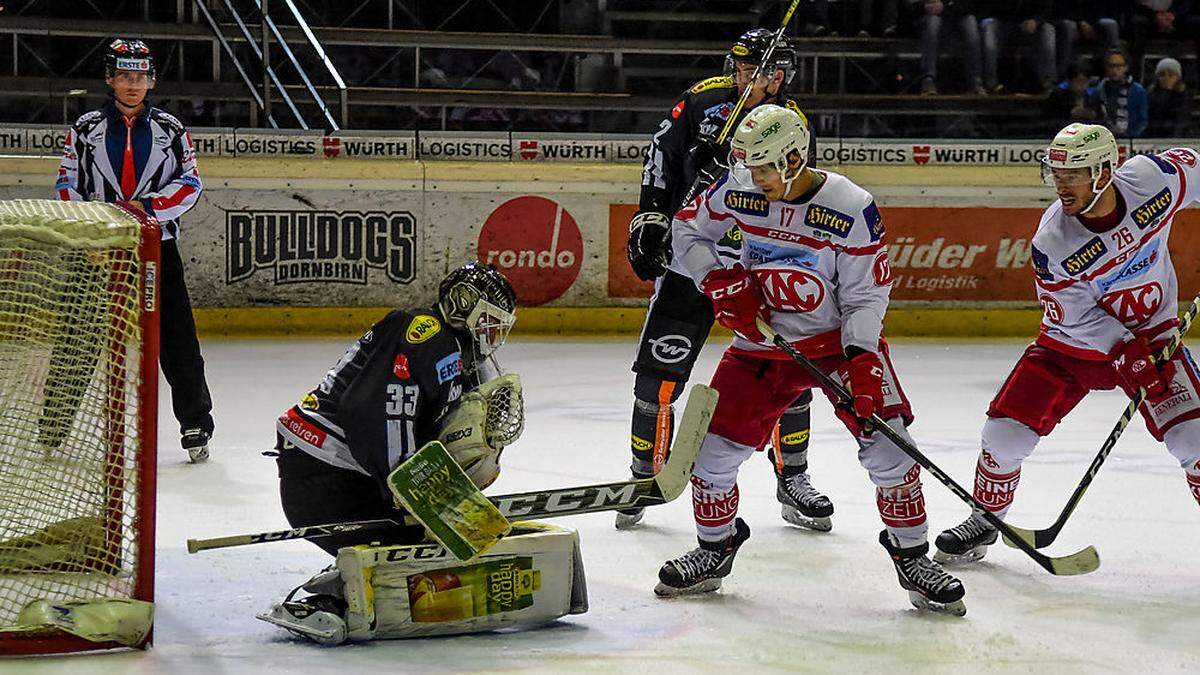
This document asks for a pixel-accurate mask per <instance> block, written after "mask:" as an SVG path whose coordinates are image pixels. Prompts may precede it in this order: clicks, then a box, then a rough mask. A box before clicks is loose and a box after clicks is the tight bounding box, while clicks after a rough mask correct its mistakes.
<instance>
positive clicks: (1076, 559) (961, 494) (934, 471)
mask: <svg viewBox="0 0 1200 675" xmlns="http://www.w3.org/2000/svg"><path fill="white" fill-rule="evenodd" d="M758 329H759V331H761V332H762V334H763V335H765V336H767V337H768V338H769V339H770V340H771V341H772V342H773V343H774V344H775V346H776V347H779V348H780V349H782V350H783V351H784V352H786V353H787V355H788V356H790V357H792V359H793V360H795V361H796V363H798V364H800V365H801V366H802V367H803V368H804V369H805V370H807V371H808V372H809V374H811V375H812V376H813V377H814V378H816V379H817V381H818V382H820V383H821V384H822V385H823V386H824V387H826V388H828V389H829V390H830V391H832V392H834V393H835V394H837V396H838V398H840V399H841V400H842V404H844V405H849V404H850V402H851V401H852V400H853V399H852V398H851V396H850V392H849V391H848V390H847V389H846V387H845V386H844V385H843V384H842V383H841V382H838V381H837V380H835V379H833V378H832V377H830V376H829V375H827V374H825V373H824V372H823V371H822V370H821V369H820V368H818V367H817V366H816V364H815V363H813V362H812V361H810V360H809V359H808V357H807V356H805V355H804V354H801V353H800V352H799V351H797V350H796V348H795V347H793V346H792V345H791V344H789V343H788V341H787V340H785V339H784V338H783V336H781V335H779V334H778V333H776V332H775V330H774V329H773V328H772V327H771V326H770V324H768V323H767V322H766V321H763V320H762V319H761V318H760V319H758ZM867 421H868V422H870V423H871V424H872V425H874V430H875V431H876V432H878V433H881V434H883V435H884V436H886V437H887V438H888V440H890V441H891V442H893V443H895V444H896V446H897V447H899V448H900V449H901V450H902V451H903V452H904V454H906V455H908V456H909V457H911V458H912V459H913V460H914V461H915V462H916V463H917V464H920V465H921V467H922V468H924V469H925V470H926V471H928V472H929V473H930V474H931V475H933V477H934V478H936V479H938V481H940V482H941V483H942V484H943V485H945V486H946V487H947V488H949V489H950V491H951V492H953V493H954V496H956V497H958V498H959V499H961V500H963V501H964V502H966V503H967V504H970V505H971V507H972V508H973V509H978V510H981V511H982V512H983V517H984V519H985V520H987V521H988V523H989V524H991V525H992V527H995V528H996V529H997V530H1000V532H1002V533H1004V535H1005V536H1009V537H1010V538H1012V539H1017V540H1018V541H1017V548H1019V549H1021V550H1022V551H1024V552H1025V554H1026V555H1028V556H1029V557H1030V558H1033V561H1034V562H1036V563H1037V564H1038V565H1041V566H1042V568H1043V569H1045V570H1046V571H1047V572H1049V573H1051V574H1055V575H1060V576H1066V575H1072V574H1087V573H1088V572H1092V571H1094V570H1095V569H1096V568H1098V567H1099V566H1100V555H1099V554H1098V553H1096V549H1095V548H1094V547H1092V546H1088V547H1087V548H1085V549H1083V550H1082V551H1079V552H1078V553H1073V554H1071V555H1068V556H1063V557H1061V558H1051V557H1048V556H1046V555H1043V554H1042V553H1041V552H1039V551H1038V550H1037V549H1036V548H1034V547H1033V546H1031V545H1030V544H1029V543H1028V542H1026V541H1024V540H1021V539H1019V537H1017V535H1016V534H1015V533H1014V534H1011V536H1010V533H1011V528H1009V526H1008V525H1005V524H1004V521H1002V520H1000V519H999V518H997V517H996V516H995V515H993V514H992V513H991V512H989V511H988V510H987V509H984V508H983V506H982V505H981V504H980V503H979V502H978V501H976V500H975V498H974V497H973V496H971V493H970V492H967V491H966V490H965V489H963V487H962V486H961V485H959V484H958V483H957V482H955V481H954V479H953V478H951V477H950V476H949V475H947V474H946V472H945V471H942V470H941V468H940V467H938V465H936V464H934V463H933V462H932V461H931V460H930V459H929V458H928V457H926V456H925V455H924V453H922V452H921V451H920V450H918V449H917V447H916V446H915V445H913V444H912V443H911V442H910V441H909V440H908V439H906V438H904V437H903V436H901V435H900V433H899V432H897V431H896V430H895V429H893V428H892V427H890V426H888V424H887V422H885V421H884V420H883V418H882V417H880V416H879V415H878V414H877V413H875V414H872V415H871V417H870V418H869V419H868V420H867Z"/></svg>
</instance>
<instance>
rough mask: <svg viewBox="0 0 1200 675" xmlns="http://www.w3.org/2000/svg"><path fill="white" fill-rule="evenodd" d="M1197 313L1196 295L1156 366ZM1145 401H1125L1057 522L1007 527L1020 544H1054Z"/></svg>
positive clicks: (1142, 393)
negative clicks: (1031, 527) (1029, 527)
mask: <svg viewBox="0 0 1200 675" xmlns="http://www.w3.org/2000/svg"><path fill="white" fill-rule="evenodd" d="M1197 312H1200V295H1197V296H1196V297H1195V298H1193V299H1192V306H1191V307H1188V310H1187V312H1185V313H1184V315H1183V319H1182V320H1181V321H1180V322H1179V330H1178V331H1176V333H1175V335H1173V336H1171V341H1170V342H1168V343H1167V345H1166V346H1165V347H1163V348H1162V351H1160V352H1159V356H1158V363H1164V362H1166V361H1167V360H1169V359H1170V358H1171V356H1172V355H1173V354H1174V353H1175V350H1176V349H1178V348H1179V346H1180V345H1181V344H1183V336H1184V335H1186V334H1187V332H1188V329H1189V328H1191V327H1192V321H1193V320H1194V319H1195V318H1196V313H1197ZM1145 400H1146V390H1145V389H1142V388H1140V387H1139V388H1138V391H1137V394H1135V395H1134V397H1133V398H1132V399H1130V400H1129V405H1127V406H1125V412H1124V413H1122V414H1121V419H1119V420H1117V424H1116V425H1115V426H1114V427H1113V428H1112V431H1110V432H1108V438H1106V439H1104V444H1103V445H1101V446H1100V451H1099V452H1097V453H1096V456H1095V457H1094V458H1093V459H1092V463H1091V464H1090V465H1089V466H1088V468H1087V471H1085V472H1084V474H1083V478H1081V479H1080V480H1079V485H1077V486H1075V491H1074V492H1072V493H1071V497H1070V498H1069V499H1067V505H1066V506H1064V507H1063V509H1062V512H1061V513H1059V514H1058V518H1057V519H1056V520H1055V521H1054V523H1053V524H1051V525H1050V527H1047V528H1045V529H1041V530H1027V529H1025V528H1023V527H1017V526H1015V525H1009V529H1011V530H1012V531H1013V534H1014V535H1016V536H1017V537H1018V538H1020V539H1021V540H1023V541H1025V542H1026V543H1028V544H1031V545H1032V546H1033V547H1034V548H1045V547H1046V546H1049V545H1050V544H1052V543H1054V540H1055V539H1056V538H1058V533H1059V532H1061V531H1062V529H1063V526H1064V525H1066V524H1067V519H1068V518H1070V517H1071V514H1072V513H1073V512H1074V511H1075V507H1077V506H1079V502H1080V501H1081V500H1082V499H1083V493H1085V492H1087V489H1088V486H1090V485H1091V484H1092V479H1094V478H1095V477H1096V473H1097V472H1099V471H1100V467H1101V466H1102V465H1103V464H1104V460H1105V459H1107V458H1108V455H1109V453H1111V452H1112V451H1113V448H1114V447H1116V445H1117V440H1118V439H1120V438H1121V434H1122V433H1123V432H1124V431H1125V427H1127V426H1129V423H1130V422H1131V421H1133V416H1134V415H1135V414H1137V410H1138V408H1140V407H1142V403H1144V402H1145ZM1004 543H1006V544H1008V545H1009V546H1016V545H1017V544H1016V543H1015V542H1014V541H1013V540H1012V539H1010V538H1008V537H1005V538H1004Z"/></svg>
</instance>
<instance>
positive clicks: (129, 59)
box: [104, 38, 155, 84]
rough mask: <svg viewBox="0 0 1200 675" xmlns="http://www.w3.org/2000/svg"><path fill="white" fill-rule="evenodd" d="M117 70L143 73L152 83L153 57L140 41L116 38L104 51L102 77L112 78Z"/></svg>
mask: <svg viewBox="0 0 1200 675" xmlns="http://www.w3.org/2000/svg"><path fill="white" fill-rule="evenodd" d="M118 70H125V71H130V72H135V73H145V74H146V77H147V78H149V79H150V83H151V84H153V83H154V77H155V71H154V55H153V54H151V53H150V48H149V47H147V46H146V43H145V42H142V41H141V40H126V39H123V38H117V39H116V40H113V41H112V42H110V43H109V44H108V47H106V48H105V49H104V77H105V78H106V79H108V78H112V77H113V76H114V75H116V74H117V71H118Z"/></svg>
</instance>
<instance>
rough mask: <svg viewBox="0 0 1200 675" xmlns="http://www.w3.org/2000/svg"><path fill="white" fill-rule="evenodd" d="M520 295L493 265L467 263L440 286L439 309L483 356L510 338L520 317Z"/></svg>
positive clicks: (447, 277) (452, 326)
mask: <svg viewBox="0 0 1200 675" xmlns="http://www.w3.org/2000/svg"><path fill="white" fill-rule="evenodd" d="M516 308H517V294H516V292H514V291H513V287H512V284H510V283H509V282H508V279H505V278H504V275H503V274H501V273H500V271H499V270H497V269H496V268H495V267H493V266H491V265H481V264H478V263H467V264H466V265H463V266H462V267H460V268H458V269H456V270H454V271H453V272H451V273H450V274H449V275H447V276H446V278H445V279H443V280H442V283H441V285H440V286H439V287H438V309H439V310H441V312H442V317H443V318H445V319H446V323H448V324H450V327H451V328H453V329H455V330H457V331H459V332H460V333H465V334H467V335H468V336H469V337H470V338H471V340H472V344H473V345H474V347H475V349H476V350H477V351H478V354H479V356H488V355H489V354H491V353H492V352H494V351H496V350H497V349H498V348H499V347H500V345H502V344H504V340H505V339H507V338H508V331H509V330H511V329H512V326H513V323H514V322H515V321H516V319H517V317H516V314H515V313H514V312H515V311H516Z"/></svg>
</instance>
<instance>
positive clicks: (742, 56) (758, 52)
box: [725, 28, 796, 95]
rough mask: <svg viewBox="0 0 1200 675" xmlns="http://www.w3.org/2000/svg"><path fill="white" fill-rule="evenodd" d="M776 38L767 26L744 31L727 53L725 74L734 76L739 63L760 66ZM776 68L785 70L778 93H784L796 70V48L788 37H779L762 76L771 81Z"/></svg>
mask: <svg viewBox="0 0 1200 675" xmlns="http://www.w3.org/2000/svg"><path fill="white" fill-rule="evenodd" d="M774 39H775V34H774V33H772V32H771V31H769V30H767V29H766V28H755V29H753V30H748V31H746V32H745V33H742V35H741V36H740V37H738V39H737V40H735V41H734V43H733V45H732V46H731V47H730V48H729V53H728V54H726V55H725V75H726V76H727V77H733V76H734V74H735V72H736V68H737V64H739V63H748V64H750V65H752V66H758V64H760V63H762V61H763V55H765V54H766V53H767V50H768V49H770V48H771V41H772V40H774ZM776 70H783V84H781V85H780V87H779V92H778V93H777V95H778V94H782V93H783V91H784V89H786V88H787V86H788V84H789V83H791V81H792V75H794V74H795V72H796V49H795V47H793V46H792V43H791V41H790V40H788V38H787V37H782V36H781V37H780V38H779V43H778V44H776V45H775V51H773V52H771V58H770V59H769V60H768V61H767V63H766V64H764V67H763V72H762V76H763V77H765V78H766V79H767V80H768V81H770V79H771V78H773V77H775V71H776Z"/></svg>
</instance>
